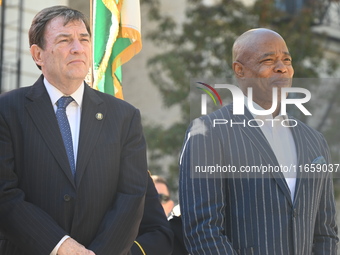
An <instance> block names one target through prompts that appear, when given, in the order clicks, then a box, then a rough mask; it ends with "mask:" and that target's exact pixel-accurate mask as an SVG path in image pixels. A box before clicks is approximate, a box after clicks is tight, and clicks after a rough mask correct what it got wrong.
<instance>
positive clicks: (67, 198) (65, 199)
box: [64, 194, 71, 202]
mask: <svg viewBox="0 0 340 255" xmlns="http://www.w3.org/2000/svg"><path fill="white" fill-rule="evenodd" d="M70 200H71V196H70V195H68V194H66V195H64V201H65V202H69V201H70Z"/></svg>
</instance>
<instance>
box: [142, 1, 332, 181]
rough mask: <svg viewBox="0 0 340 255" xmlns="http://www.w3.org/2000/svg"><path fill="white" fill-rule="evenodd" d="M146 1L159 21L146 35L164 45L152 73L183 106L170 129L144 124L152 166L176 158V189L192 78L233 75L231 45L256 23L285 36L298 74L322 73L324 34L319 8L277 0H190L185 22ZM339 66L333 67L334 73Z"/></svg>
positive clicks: (170, 101) (170, 102)
mask: <svg viewBox="0 0 340 255" xmlns="http://www.w3.org/2000/svg"><path fill="white" fill-rule="evenodd" d="M142 3H144V4H145V5H147V7H148V10H149V19H150V20H151V21H153V22H155V23H156V24H157V28H156V29H155V30H154V31H153V32H152V33H150V34H149V35H148V38H149V39H150V40H152V41H153V43H154V44H155V45H156V46H157V47H159V48H161V49H163V52H162V53H160V54H158V55H157V56H155V57H153V58H152V59H150V60H149V63H148V65H149V70H150V77H151V79H152V82H153V83H154V85H155V86H156V87H157V88H158V89H159V90H160V92H161V94H162V96H163V102H164V105H165V106H167V107H173V106H175V105H176V106H179V107H180V109H181V121H180V122H178V123H174V124H173V125H172V126H170V127H169V128H163V127H162V126H157V127H151V126H145V133H146V138H147V141H148V146H149V151H150V159H151V162H150V166H154V167H155V169H156V167H157V166H159V165H160V163H161V162H162V161H161V160H162V158H164V157H170V158H172V160H171V162H172V164H171V165H170V166H169V168H168V169H167V170H168V173H169V176H168V177H169V178H170V184H173V185H172V187H174V188H176V184H175V183H177V180H178V167H177V164H178V157H179V153H180V149H181V146H182V142H183V138H184V134H185V130H186V128H187V126H188V124H189V100H188V94H189V84H190V78H194V77H196V78H203V79H213V78H216V77H218V78H221V77H222V78H223V77H225V78H230V77H232V69H231V64H232V56H231V48H232V45H233V42H234V41H235V39H236V38H237V37H238V36H239V35H241V34H242V33H243V32H245V31H247V30H249V29H251V28H255V27H267V28H270V29H273V30H275V31H277V32H278V33H280V34H281V35H282V36H283V38H285V40H286V43H287V45H288V48H289V50H290V52H291V54H292V56H293V66H294V69H295V77H301V78H302V77H303V78H307V77H318V68H319V67H320V65H321V59H323V50H322V43H323V38H322V37H320V36H319V37H318V36H317V35H316V34H315V33H313V32H312V30H311V25H312V24H313V20H314V13H315V9H313V8H312V7H311V8H304V9H302V10H301V11H300V12H299V13H298V14H297V15H290V14H287V13H285V12H280V11H279V10H277V9H276V8H275V5H274V1H273V0H262V1H261V0H259V1H257V2H256V3H255V5H254V6H252V7H246V6H244V5H243V4H242V2H241V1H236V0H220V1H218V3H217V4H214V5H205V4H204V3H203V1H202V0H187V2H186V7H187V8H186V19H185V22H184V23H182V24H177V23H176V22H175V20H174V19H172V18H171V17H169V16H165V15H163V14H162V13H161V12H160V3H159V0H143V1H142ZM336 67H337V65H333V66H331V68H333V69H332V70H331V71H330V72H332V71H334V70H335V69H336ZM153 171H154V170H153ZM155 172H156V173H157V170H155ZM157 174H161V173H157Z"/></svg>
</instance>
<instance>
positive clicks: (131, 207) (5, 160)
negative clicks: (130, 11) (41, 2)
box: [0, 6, 172, 255]
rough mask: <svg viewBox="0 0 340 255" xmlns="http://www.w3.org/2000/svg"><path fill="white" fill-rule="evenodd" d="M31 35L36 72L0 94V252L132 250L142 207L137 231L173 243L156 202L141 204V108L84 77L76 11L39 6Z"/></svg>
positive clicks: (85, 37)
mask: <svg viewBox="0 0 340 255" xmlns="http://www.w3.org/2000/svg"><path fill="white" fill-rule="evenodd" d="M29 39H30V49H31V54H32V57H33V59H34V61H35V63H36V64H37V66H38V67H39V68H40V69H41V71H42V74H43V75H42V76H41V77H40V78H39V79H38V80H37V81H36V83H35V84H34V85H33V86H30V87H25V88H20V89H18V90H14V91H11V92H8V93H6V94H3V95H1V96H0V254H2V255H25V254H27V255H33V254H34V255H46V254H52V255H54V254H58V255H64V254H72V255H73V254H88V255H90V254H92V255H93V254H96V255H107V254H117V255H118V254H121V255H122V254H130V248H131V247H132V245H133V243H134V240H135V238H136V236H137V233H138V229H139V225H140V222H141V220H142V217H143V213H144V214H146V215H148V217H149V219H148V220H146V221H144V222H143V224H142V229H143V231H145V229H147V230H148V231H154V232H156V233H159V235H160V236H163V242H162V244H164V245H165V246H166V249H170V250H171V240H172V233H171V231H170V230H169V228H168V226H167V224H166V218H165V217H164V215H163V212H162V209H161V205H160V204H159V202H158V199H157V198H156V200H155V199H153V200H150V201H151V202H150V201H149V202H148V204H149V206H153V205H155V203H154V202H153V201H156V203H157V204H158V207H157V208H151V207H150V210H148V208H145V207H144V201H145V194H146V192H147V191H148V194H149V198H150V197H151V198H152V197H153V195H155V196H156V197H157V192H156V190H155V188H154V186H153V183H152V180H151V178H150V177H149V176H148V173H147V164H146V156H145V154H146V153H145V150H146V144H145V140H144V137H143V133H142V126H141V121H140V113H139V111H138V110H137V109H135V108H134V107H133V106H131V105H129V104H128V103H126V102H124V101H122V100H119V99H116V98H114V97H112V96H110V95H108V94H104V93H101V92H98V91H95V90H93V89H91V88H90V87H89V86H88V85H87V84H86V83H84V78H85V76H86V74H87V73H88V70H89V67H90V59H91V33H90V28H89V25H88V23H87V21H86V19H85V17H84V15H83V14H82V13H80V12H78V11H76V10H73V9H70V8H68V7H65V6H54V7H50V8H46V9H44V10H42V11H41V12H39V13H38V14H37V15H36V16H35V18H34V20H33V22H32V25H31V28H30V31H29ZM64 103H65V104H64ZM67 104H68V105H67ZM150 184H151V188H152V189H150ZM148 185H149V189H148ZM153 216H154V217H155V218H157V220H155V221H152V220H150V218H152V217H153ZM161 217H163V218H161ZM164 222H165V224H164V225H163V223H164ZM160 225H161V226H160ZM162 225H163V226H162ZM164 239H165V240H166V241H164ZM169 246H170V248H169Z"/></svg>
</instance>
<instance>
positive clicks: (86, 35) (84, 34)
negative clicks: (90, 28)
mask: <svg viewBox="0 0 340 255" xmlns="http://www.w3.org/2000/svg"><path fill="white" fill-rule="evenodd" d="M80 36H81V37H90V34H89V33H81V34H80ZM62 37H66V38H70V37H72V35H71V34H59V35H57V37H56V40H58V39H59V38H62Z"/></svg>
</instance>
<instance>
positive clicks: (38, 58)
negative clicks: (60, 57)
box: [30, 44, 44, 66]
mask: <svg viewBox="0 0 340 255" xmlns="http://www.w3.org/2000/svg"><path fill="white" fill-rule="evenodd" d="M30 51H31V55H32V58H33V60H34V62H35V63H36V64H37V66H43V65H44V62H43V59H42V53H43V50H42V49H41V48H40V47H39V46H38V45H36V44H32V46H31V48H30Z"/></svg>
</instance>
